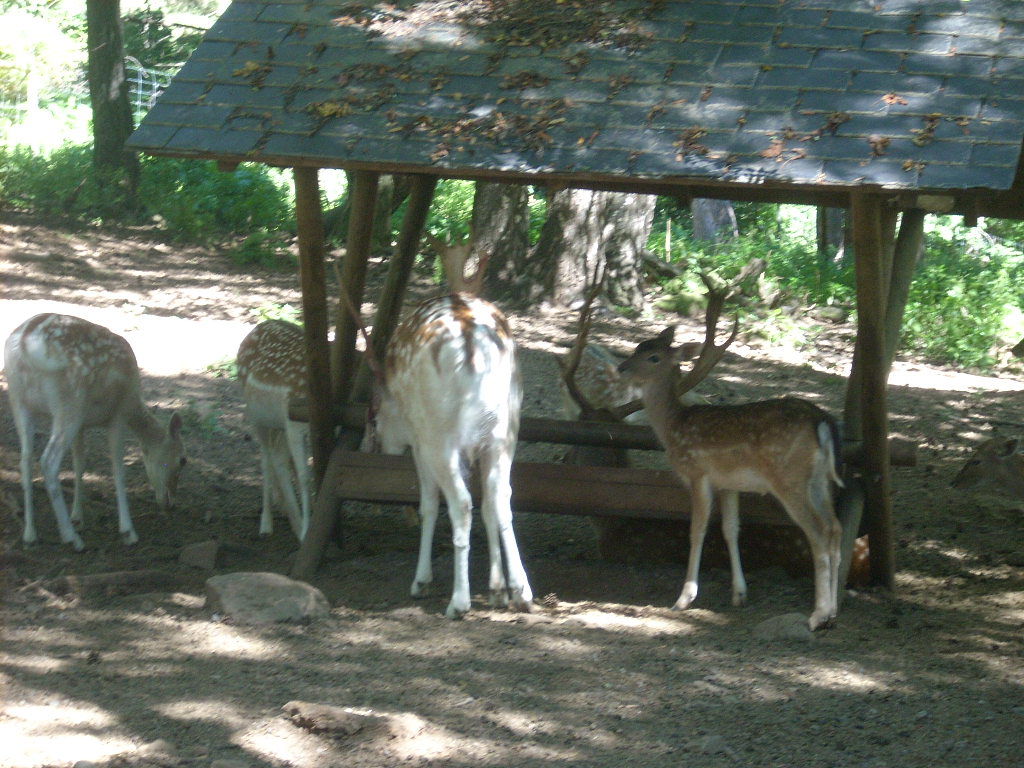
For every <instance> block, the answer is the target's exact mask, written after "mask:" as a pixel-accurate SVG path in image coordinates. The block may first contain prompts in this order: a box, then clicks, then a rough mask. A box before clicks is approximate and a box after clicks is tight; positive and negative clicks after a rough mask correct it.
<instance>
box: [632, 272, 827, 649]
mask: <svg viewBox="0 0 1024 768" xmlns="http://www.w3.org/2000/svg"><path fill="white" fill-rule="evenodd" d="M723 301H724V294H721V293H714V292H713V293H712V294H711V295H710V297H709V302H708V310H707V318H706V333H705V341H704V345H703V348H702V349H701V353H700V356H699V357H698V358H697V360H696V362H695V363H694V365H693V367H692V368H691V369H690V370H689V371H688V372H687V373H686V374H682V373H681V372H680V370H679V363H680V361H681V359H682V356H683V353H684V349H683V348H682V347H673V346H672V339H673V335H674V329H673V328H672V327H669V328H666V329H665V330H664V331H662V332H661V334H659V335H658V336H656V337H655V338H653V339H648V340H646V341H643V342H641V343H640V344H639V345H638V346H637V348H636V350H635V351H634V353H633V355H632V356H631V357H630V358H629V359H628V360H626V361H625V362H623V363H622V364H621V365H620V366H619V370H620V371H621V372H622V373H623V374H624V375H625V376H626V377H627V379H628V380H629V381H632V382H633V383H635V384H636V385H637V386H639V387H640V388H641V393H642V394H641V397H642V400H643V403H644V407H645V408H646V410H647V413H648V416H649V418H650V421H651V426H652V427H653V428H654V431H655V433H656V434H657V435H658V438H659V440H660V442H661V443H662V445H663V446H664V447H665V451H666V454H667V457H668V460H669V463H670V464H671V466H672V468H673V469H674V470H675V472H676V473H677V474H678V475H679V476H680V478H682V480H683V482H684V483H685V484H686V486H687V488H688V489H689V492H690V500H691V520H690V555H689V562H688V564H687V569H686V581H685V584H684V585H683V591H682V593H681V594H680V596H679V599H678V600H677V601H676V603H675V606H674V607H675V608H677V609H684V608H687V607H689V606H690V605H691V604H692V603H693V601H694V599H695V598H696V597H697V574H698V570H699V568H700V557H701V548H702V546H703V543H704V535H705V532H706V530H707V524H708V517H709V516H710V513H711V510H712V505H713V503H714V501H715V498H716V497H717V501H718V506H719V508H720V511H721V514H722V531H723V534H724V536H725V540H726V546H727V549H728V553H729V562H730V566H731V570H732V602H733V605H743V604H744V603H745V602H746V598H747V584H746V580H745V579H744V576H743V568H742V564H741V562H740V556H739V547H738V536H739V492H740V491H746V492H753V493H770V494H772V495H773V496H774V497H775V498H776V499H777V500H778V501H779V503H780V504H781V505H782V506H783V508H784V509H785V510H786V512H787V513H788V514H789V516H790V517H791V518H792V519H793V521H794V522H795V523H796V524H797V525H798V526H800V528H801V529H802V530H803V532H804V534H806V536H807V539H808V542H809V543H810V547H811V553H812V559H813V563H814V583H815V598H814V611H813V612H812V613H811V616H810V619H809V621H808V624H809V626H810V628H811V629H812V630H815V629H818V628H820V627H824V626H826V625H828V624H830V623H831V622H832V621H833V620H834V619H835V617H836V612H837V609H838V581H839V564H840V542H841V539H842V527H841V526H840V524H839V521H838V519H837V518H836V515H835V512H834V510H833V492H834V487H835V486H840V487H841V486H842V481H841V480H840V464H839V462H840V445H841V444H840V438H839V428H838V425H837V423H836V422H835V420H834V419H833V418H832V417H831V416H830V415H829V414H827V413H826V412H825V411H823V410H822V409H821V408H819V407H817V406H816V405H814V404H812V403H810V402H808V401H806V400H801V399H798V398H793V397H787V398H781V399H777V400H765V401H760V402H754V403H746V404H742V405H692V406H685V405H683V404H681V403H680V402H679V400H678V397H677V393H678V392H683V391H689V390H690V389H692V388H693V387H695V386H696V385H697V384H698V383H700V381H702V380H703V379H704V378H705V377H706V376H707V374H708V372H710V371H711V369H712V368H713V367H714V366H715V365H716V364H717V363H718V361H719V360H720V359H721V358H722V356H723V355H724V354H725V350H726V348H728V346H729V345H730V344H731V343H732V341H733V340H734V339H735V337H736V333H737V331H738V328H739V324H738V321H737V323H736V324H734V327H733V330H732V334H731V335H730V336H729V338H728V340H727V341H726V342H725V343H724V344H720V345H716V344H715V336H716V329H717V323H718V316H719V314H720V312H721V309H722V304H723Z"/></svg>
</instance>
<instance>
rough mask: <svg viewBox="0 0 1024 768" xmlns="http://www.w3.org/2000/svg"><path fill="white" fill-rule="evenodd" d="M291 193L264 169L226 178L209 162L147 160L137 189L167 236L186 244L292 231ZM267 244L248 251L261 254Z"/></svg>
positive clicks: (259, 242) (249, 168) (251, 167)
mask: <svg viewBox="0 0 1024 768" xmlns="http://www.w3.org/2000/svg"><path fill="white" fill-rule="evenodd" d="M290 194H291V190H290V188H289V187H288V185H287V183H286V182H285V181H284V179H283V177H282V176H280V175H275V172H273V171H271V170H270V169H269V168H267V167H266V166H262V165H256V164H250V163H243V164H242V165H240V166H239V167H238V168H237V169H236V170H235V171H233V172H231V173H225V172H223V171H219V170H217V165H216V163H213V162H207V161H198V160H174V159H168V158H148V159H146V160H145V162H144V164H143V176H142V184H141V186H140V196H141V198H142V199H143V200H144V201H146V203H147V205H149V206H150V211H151V213H152V214H154V215H156V216H158V217H159V218H160V219H161V220H162V221H163V223H164V226H165V227H166V228H167V229H168V231H170V232H172V233H174V234H175V235H176V236H179V237H182V238H187V239H191V240H203V239H208V238H210V237H211V236H216V235H218V234H222V233H225V232H234V233H239V234H241V233H248V234H250V235H252V234H254V233H263V234H264V235H266V233H269V232H273V231H274V230H277V229H286V230H292V231H293V230H294V227H295V224H294V214H293V212H292V205H291V199H290ZM272 239H273V238H272V236H261V237H258V238H257V239H256V240H254V241H253V243H252V244H251V246H249V249H248V250H249V251H250V252H253V253H257V252H262V251H263V250H265V246H267V245H268V244H269V242H270V241H271V240H272ZM244 250H245V249H243V252H244Z"/></svg>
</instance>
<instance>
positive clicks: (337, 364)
mask: <svg viewBox="0 0 1024 768" xmlns="http://www.w3.org/2000/svg"><path fill="white" fill-rule="evenodd" d="M379 180H380V174H379V173H376V172H372V171H356V172H355V173H353V174H352V189H351V190H350V191H349V196H350V199H351V201H352V202H351V205H352V208H351V214H350V216H349V223H348V245H347V246H346V250H345V262H344V264H343V265H342V270H341V285H340V286H339V290H340V291H341V294H342V295H341V297H340V299H341V300H340V304H339V306H338V320H337V326H336V331H335V336H334V356H333V360H332V362H333V366H332V373H333V378H334V396H335V399H336V400H338V401H339V402H345V401H347V400H348V397H349V393H350V392H351V391H352V383H353V382H354V380H355V375H354V371H353V370H352V369H353V367H354V366H353V362H354V360H355V353H356V332H357V330H358V328H357V325H356V318H354V317H353V316H352V310H353V309H354V310H355V312H357V313H358V312H359V310H360V308H361V307H362V305H363V292H364V290H365V288H366V263H367V261H368V260H369V258H370V246H371V244H372V240H373V214H374V209H375V208H376V205H377V186H378V182H379Z"/></svg>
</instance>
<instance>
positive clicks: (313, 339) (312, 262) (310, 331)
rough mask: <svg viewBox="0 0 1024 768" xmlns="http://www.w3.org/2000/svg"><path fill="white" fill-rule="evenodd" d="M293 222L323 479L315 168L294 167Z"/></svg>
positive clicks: (321, 277)
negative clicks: (296, 230) (297, 250)
mask: <svg viewBox="0 0 1024 768" xmlns="http://www.w3.org/2000/svg"><path fill="white" fill-rule="evenodd" d="M293 175H294V178H295V220H296V224H297V225H298V236H299V237H298V239H299V283H300V285H301V286H302V321H303V333H304V335H305V343H306V369H307V373H308V381H309V404H310V407H309V422H310V425H309V432H310V444H311V445H310V448H311V450H312V453H313V472H314V477H315V478H316V481H317V482H319V481H320V480H321V479H323V476H324V471H325V469H326V467H327V458H328V456H330V453H331V448H332V447H333V446H334V411H335V409H334V407H333V406H334V404H333V403H332V401H331V358H330V348H329V346H328V341H327V329H328V313H327V281H326V270H325V268H324V251H325V244H324V223H323V210H322V209H321V207H320V184H319V180H318V178H317V169H316V168H295V169H293Z"/></svg>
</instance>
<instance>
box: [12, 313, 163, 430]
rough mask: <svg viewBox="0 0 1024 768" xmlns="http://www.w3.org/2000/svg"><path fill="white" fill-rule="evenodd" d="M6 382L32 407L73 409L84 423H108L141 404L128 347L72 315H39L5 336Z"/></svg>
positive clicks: (135, 367) (47, 411) (48, 411)
mask: <svg viewBox="0 0 1024 768" xmlns="http://www.w3.org/2000/svg"><path fill="white" fill-rule="evenodd" d="M4 359H5V368H6V371H7V377H8V381H9V382H10V386H11V387H12V388H13V389H15V390H16V391H17V396H18V398H19V400H20V402H21V403H23V404H24V405H25V406H26V407H27V408H28V409H29V410H30V411H32V412H33V413H37V414H42V415H50V416H54V415H55V414H56V413H57V412H59V411H60V410H62V409H74V410H75V411H76V412H77V415H78V416H79V417H80V418H81V419H82V425H83V426H86V427H92V426H107V425H108V424H110V423H111V421H113V420H114V419H115V418H126V417H128V416H130V415H131V414H132V413H133V412H134V411H137V410H138V409H140V408H143V407H144V406H143V405H142V401H141V393H140V392H141V384H140V379H139V368H138V364H137V363H136V360H135V353H134V352H133V351H132V348H131V345H129V344H128V342H127V341H126V340H125V339H124V338H123V337H121V336H119V335H117V334H116V333H114V332H113V331H111V330H109V329H107V328H104V327H103V326H101V325H96V324H95V323H90V322H89V321H87V320H83V319H81V318H78V317H72V316H71V315H58V314H52V313H47V314H41V315H36V316H34V317H31V318H29V319H28V320H27V321H25V322H24V323H22V325H21V326H19V327H18V328H17V329H16V330H15V331H14V332H13V333H12V334H11V336H10V337H9V338H8V340H7V344H6V346H5V353H4Z"/></svg>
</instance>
